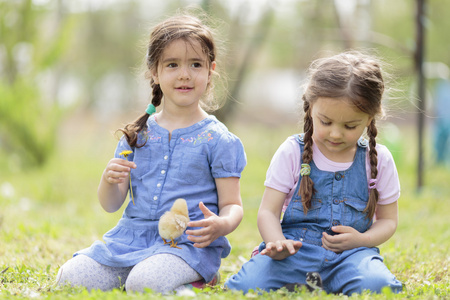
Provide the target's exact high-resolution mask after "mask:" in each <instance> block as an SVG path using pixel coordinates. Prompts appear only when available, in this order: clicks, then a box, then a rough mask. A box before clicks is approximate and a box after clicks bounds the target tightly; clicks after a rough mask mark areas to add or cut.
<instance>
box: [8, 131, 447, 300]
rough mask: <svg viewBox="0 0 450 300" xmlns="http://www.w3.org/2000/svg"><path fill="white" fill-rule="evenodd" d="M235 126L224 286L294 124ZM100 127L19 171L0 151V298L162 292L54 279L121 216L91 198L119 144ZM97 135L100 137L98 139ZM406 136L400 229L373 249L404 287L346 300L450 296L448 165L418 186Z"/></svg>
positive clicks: (245, 247) (398, 144)
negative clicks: (241, 155) (239, 162)
mask: <svg viewBox="0 0 450 300" xmlns="http://www.w3.org/2000/svg"><path fill="white" fill-rule="evenodd" d="M91 128H92V127H91ZM112 128H116V127H112ZM100 130H103V131H100ZM233 131H234V132H235V133H237V134H238V135H239V136H240V137H241V138H242V140H243V142H244V144H245V146H246V151H247V155H248V166H247V168H246V170H245V171H244V173H243V177H242V181H241V187H242V196H243V200H244V205H245V217H244V220H243V222H242V224H241V225H240V227H239V228H238V229H237V230H236V231H235V232H234V233H232V234H231V235H230V236H229V239H230V242H231V244H232V245H233V250H232V252H231V255H230V256H229V257H228V258H226V259H225V260H223V262H222V266H221V269H220V270H221V274H222V282H221V284H223V282H224V281H225V279H226V278H227V277H228V276H229V275H231V274H233V273H235V272H237V271H238V270H239V268H240V266H241V265H242V263H243V262H244V261H245V260H247V259H248V258H249V255H250V252H251V251H252V249H253V247H254V246H255V245H257V244H259V242H260V236H259V233H258V231H257V228H256V213H257V210H258V206H259V201H260V197H261V194H262V192H263V189H264V187H263V182H264V178H265V172H266V169H267V166H268V164H269V162H270V158H271V157H272V155H273V153H274V152H275V150H276V149H277V147H278V145H279V144H280V143H281V142H282V141H283V140H284V139H285V138H286V137H287V136H288V135H289V134H291V133H294V132H296V129H295V128H290V129H283V130H280V128H274V127H271V128H265V129H264V128H261V127H260V128H257V129H256V128H253V127H249V126H236V127H235V128H233ZM105 132H106V131H105V129H104V128H102V129H98V132H92V131H88V130H83V129H70V127H69V128H66V129H65V131H64V132H63V135H65V136H67V137H70V139H67V140H64V141H63V143H62V145H61V147H60V151H58V153H57V154H55V155H53V157H52V159H51V161H50V163H49V164H47V165H46V166H45V167H44V168H43V169H39V170H27V171H21V170H19V169H18V168H16V167H15V165H14V157H13V156H11V157H6V156H5V155H3V156H2V158H1V159H0V170H2V171H1V172H0V299H7V298H11V297H14V298H16V299H21V298H38V299H41V298H46V299H47V298H48V299H67V298H70V299H125V298H127V299H128V298H132V299H149V298H158V297H159V296H160V295H157V294H151V293H150V294H145V295H142V294H135V295H127V294H126V293H124V292H122V291H119V290H116V291H112V292H106V293H103V292H98V291H94V292H91V293H88V292H87V291H85V290H83V289H79V288H59V287H55V286H54V279H55V275H56V273H57V271H58V268H59V267H60V266H61V265H62V264H63V263H64V262H65V261H66V260H67V259H69V258H70V257H71V255H72V253H73V252H74V251H76V250H78V249H82V248H85V247H87V246H89V245H90V244H91V243H92V242H93V241H94V240H96V239H100V238H101V236H102V235H103V233H104V232H105V231H107V230H108V229H110V228H111V227H113V226H114V225H115V224H116V222H117V221H118V219H119V218H120V216H121V211H119V212H116V213H114V214H108V213H106V212H104V211H102V209H101V208H100V206H99V204H98V202H97V200H96V189H97V183H98V181H99V179H100V175H101V172H102V170H103V168H104V166H105V165H106V162H107V161H108V160H109V158H110V155H112V153H113V150H114V147H115V143H116V141H115V140H114V138H112V137H111V136H109V135H108V134H106V133H105ZM98 133H99V134H100V136H102V139H98V137H96V134H98ZM406 138H411V135H410V134H404V135H402V136H401V137H397V138H395V139H392V138H391V139H390V138H389V137H388V138H386V139H385V143H387V144H388V145H389V146H390V148H391V149H392V151H393V154H394V157H395V158H396V161H397V164H398V168H399V173H400V177H401V184H402V197H401V199H400V200H399V207H400V225H399V227H398V230H397V233H396V234H395V235H394V237H393V238H391V240H389V241H388V242H387V243H385V244H383V245H382V246H381V247H380V249H381V252H382V254H383V255H384V257H385V263H386V265H387V266H388V267H389V269H390V270H391V271H392V272H393V273H394V274H396V275H397V277H398V279H399V280H401V281H402V282H404V283H405V286H406V288H405V290H404V292H402V293H401V294H399V295H392V294H390V293H389V292H386V293H385V294H382V295H377V296H374V295H369V294H363V295H358V296H352V297H350V298H352V299H353V298H355V299H369V298H370V299H372V298H375V299H386V298H394V299H404V298H411V299H444V298H449V297H450V290H449V285H450V278H449V275H448V273H449V270H448V266H449V262H450V253H449V248H450V218H449V215H450V206H449V205H448V200H449V196H448V195H450V185H449V184H448V183H449V182H450V170H449V169H448V168H447V169H446V168H444V167H443V166H432V165H431V164H429V165H427V170H426V176H425V182H426V184H427V186H426V187H425V188H423V189H422V190H421V191H420V192H417V190H416V189H415V182H416V176H415V165H414V160H415V155H414V153H411V152H410V151H409V149H411V148H414V146H415V145H414V144H413V143H411V141H410V140H407V139H406ZM3 170H8V171H7V172H4V171H3ZM256 276H261V275H256ZM197 296H198V298H201V299H228V298H237V299H239V298H242V299H244V298H254V297H256V294H248V295H246V296H242V295H239V294H234V293H232V292H230V291H223V290H222V286H218V287H215V288H213V289H210V290H206V291H205V290H204V291H202V292H199V293H198V295H197ZM172 297H174V296H167V297H166V298H168V299H170V298H172ZM262 298H263V299H282V298H283V299H284V298H287V299H299V298H302V299H318V298H325V299H333V298H342V296H335V295H325V294H309V293H286V292H284V291H277V292H272V293H269V294H264V295H262Z"/></svg>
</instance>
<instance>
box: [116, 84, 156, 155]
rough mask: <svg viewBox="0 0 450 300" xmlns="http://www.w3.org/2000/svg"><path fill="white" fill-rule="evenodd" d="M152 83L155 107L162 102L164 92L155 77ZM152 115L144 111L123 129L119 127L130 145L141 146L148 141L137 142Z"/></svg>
mask: <svg viewBox="0 0 450 300" xmlns="http://www.w3.org/2000/svg"><path fill="white" fill-rule="evenodd" d="M151 85H152V88H153V98H152V104H153V105H154V106H155V107H158V106H159V105H160V104H161V100H162V97H163V92H162V90H161V87H160V86H159V84H155V83H154V82H153V79H152V80H151ZM149 117H150V115H149V114H148V113H144V114H143V115H141V116H140V117H139V118H137V119H136V120H135V121H134V122H133V123H131V124H128V125H126V126H125V128H123V129H119V131H121V132H122V133H123V134H124V136H125V138H126V140H127V142H128V144H129V145H130V147H136V148H141V147H143V146H144V145H145V143H146V141H145V142H144V143H143V144H137V141H138V133H139V132H140V131H141V130H142V129H144V128H145V127H146V126H147V120H148V118H149Z"/></svg>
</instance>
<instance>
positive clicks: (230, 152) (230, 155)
mask: <svg viewBox="0 0 450 300" xmlns="http://www.w3.org/2000/svg"><path fill="white" fill-rule="evenodd" d="M210 164H211V172H212V175H213V177H214V178H225V177H239V178H240V177H241V173H242V171H243V170H244V167H245V166H246V164H247V157H246V155H245V151H244V145H243V144H242V142H241V140H240V139H239V138H238V137H237V136H235V135H234V134H232V133H231V132H228V131H227V132H224V133H223V134H222V135H221V136H220V138H219V141H218V142H217V144H216V145H215V147H214V149H213V150H212V153H211V162H210Z"/></svg>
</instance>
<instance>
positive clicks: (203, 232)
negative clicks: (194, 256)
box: [186, 202, 222, 248]
mask: <svg viewBox="0 0 450 300" xmlns="http://www.w3.org/2000/svg"><path fill="white" fill-rule="evenodd" d="M198 206H199V208H200V210H201V211H202V213H203V215H204V216H205V218H204V219H203V220H200V221H192V222H189V223H188V226H189V227H202V228H200V229H197V230H186V234H187V235H188V240H190V241H191V242H194V247H197V248H205V247H208V246H209V245H210V244H211V243H212V242H214V241H215V240H216V239H217V238H219V237H220V236H222V234H221V230H220V229H221V218H220V217H219V216H217V215H216V214H215V213H213V212H212V211H210V210H209V209H208V208H207V207H206V206H205V204H203V202H200V204H199V205H198Z"/></svg>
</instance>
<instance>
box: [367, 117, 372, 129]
mask: <svg viewBox="0 0 450 300" xmlns="http://www.w3.org/2000/svg"><path fill="white" fill-rule="evenodd" d="M372 120H373V117H369V120H368V121H367V124H366V127H369V125H370V123H372Z"/></svg>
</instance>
